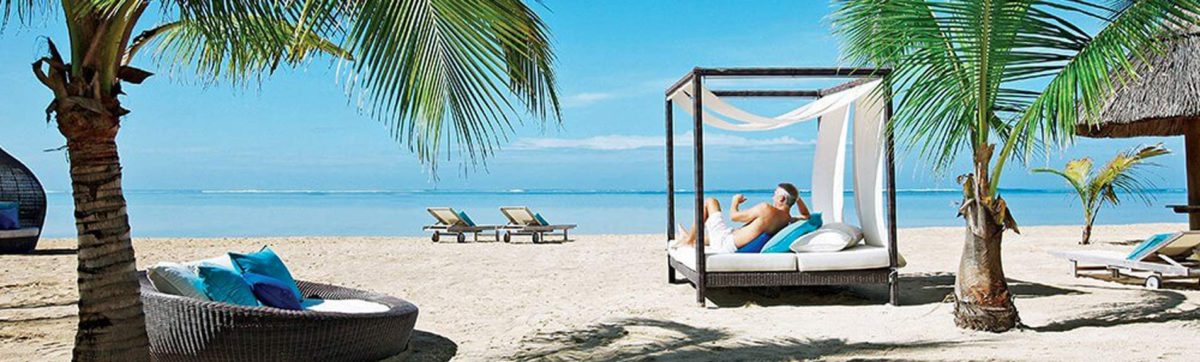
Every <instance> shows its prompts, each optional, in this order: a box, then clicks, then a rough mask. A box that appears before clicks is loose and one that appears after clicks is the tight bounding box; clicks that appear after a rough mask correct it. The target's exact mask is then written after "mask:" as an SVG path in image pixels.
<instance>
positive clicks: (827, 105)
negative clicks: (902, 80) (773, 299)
mask: <svg viewBox="0 0 1200 362" xmlns="http://www.w3.org/2000/svg"><path fill="white" fill-rule="evenodd" d="M881 83H882V81H881V80H875V81H871V82H868V83H864V84H862V85H858V86H854V87H851V88H849V89H846V90H843V91H840V92H836V93H833V94H829V95H825V96H822V97H820V98H818V99H816V100H814V101H812V102H809V103H808V104H805V105H803V106H801V107H799V108H796V109H793V110H791V111H788V112H786V113H783V114H780V115H778V116H774V117H764V116H761V115H757V114H754V113H750V112H747V111H745V110H742V109H740V108H738V107H735V106H733V105H731V104H729V103H727V102H725V101H724V100H722V99H721V98H720V97H718V96H717V95H715V94H713V93H712V92H711V91H709V90H708V89H706V88H703V87H702V88H701V96H702V99H703V106H704V110H703V111H702V113H703V121H704V123H705V124H708V125H710V126H713V127H716V128H719V129H724V130H728V131H739V132H750V131H767V130H773V129H779V128H783V127H787V126H790V125H793V124H797V123H800V122H807V121H811V120H813V119H817V118H820V119H821V126H820V127H819V130H818V132H817V148H816V153H815V154H814V157H813V170H812V171H813V172H812V210H813V211H814V212H820V213H822V215H823V216H824V219H825V221H826V222H841V221H842V220H843V212H844V211H843V208H844V205H843V197H842V195H843V193H844V190H845V185H844V184H845V175H846V173H845V172H846V170H845V164H846V141H847V130H852V133H853V137H854V138H853V140H854V144H853V152H854V153H853V154H854V161H853V170H854V196H855V197H854V203H855V208H856V209H857V211H858V220H859V223H860V224H861V226H862V229H863V238H864V240H865V243H867V244H869V245H875V246H886V245H887V242H886V241H887V238H888V228H887V227H886V226H887V224H886V223H885V222H884V218H883V216H884V215H883V166H884V164H883V162H884V160H885V158H884V156H885V155H886V152H887V146H888V145H887V143H886V140H885V138H884V136H885V134H884V133H885V131H886V130H885V127H886V119H885V117H886V115H885V114H884V111H885V106H886V104H885V103H884V101H883V100H882V99H880V97H878V92H875V89H876V88H878V87H879V85H880V84H881ZM691 93H692V86H691V83H688V84H685V85H684V86H683V87H680V88H679V90H677V91H675V93H672V94H671V95H670V96H669V97H668V98H669V99H670V100H672V101H673V103H674V104H675V105H678V106H680V108H682V109H683V110H684V111H685V112H687V113H688V114H692V112H693V109H692V106H691V105H692V98H693V97H692V94H691ZM851 123H852V126H850V127H849V128H848V127H847V125H848V124H851Z"/></svg>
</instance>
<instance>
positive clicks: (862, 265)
mask: <svg viewBox="0 0 1200 362" xmlns="http://www.w3.org/2000/svg"><path fill="white" fill-rule="evenodd" d="M794 255H795V256H796V267H797V270H799V271H832V270H865V269H878V268H886V267H888V265H889V264H890V262H889V260H888V250H887V248H884V247H879V246H872V245H866V244H859V245H856V246H854V247H851V248H849V249H846V250H842V251H836V252H831V253H797V254H794ZM709 260H712V259H711V258H710V259H709ZM897 263H898V264H899V265H897V267H904V264H905V262H904V257H901V256H899V255H897Z"/></svg>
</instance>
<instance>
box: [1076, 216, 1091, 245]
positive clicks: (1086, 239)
mask: <svg viewBox="0 0 1200 362" xmlns="http://www.w3.org/2000/svg"><path fill="white" fill-rule="evenodd" d="M1091 243H1092V219H1090V218H1089V219H1088V220H1087V223H1086V224H1084V225H1083V239H1082V240H1080V241H1079V245H1088V244H1091Z"/></svg>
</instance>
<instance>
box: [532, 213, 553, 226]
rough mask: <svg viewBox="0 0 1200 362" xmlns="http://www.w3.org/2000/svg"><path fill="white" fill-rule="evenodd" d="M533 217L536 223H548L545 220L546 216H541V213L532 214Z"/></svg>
mask: <svg viewBox="0 0 1200 362" xmlns="http://www.w3.org/2000/svg"><path fill="white" fill-rule="evenodd" d="M533 218H534V219H537V222H538V224H541V225H542V226H546V225H550V223H549V222H546V218H544V217H542V214H533Z"/></svg>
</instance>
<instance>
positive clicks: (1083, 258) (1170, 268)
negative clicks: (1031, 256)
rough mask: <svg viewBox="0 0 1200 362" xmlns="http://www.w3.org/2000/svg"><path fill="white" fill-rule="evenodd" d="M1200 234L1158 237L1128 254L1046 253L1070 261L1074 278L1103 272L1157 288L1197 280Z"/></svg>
mask: <svg viewBox="0 0 1200 362" xmlns="http://www.w3.org/2000/svg"><path fill="white" fill-rule="evenodd" d="M1197 253H1200V231H1181V232H1175V233H1167V234H1158V235H1155V236H1152V237H1150V238H1149V239H1146V240H1145V241H1143V242H1141V243H1140V244H1138V246H1137V247H1135V248H1134V249H1133V251H1132V252H1130V253H1128V254H1122V253H1120V252H1116V251H1103V250H1079V251H1054V252H1051V253H1050V254H1052V255H1054V256H1057V257H1060V258H1063V259H1067V260H1069V261H1071V266H1072V273H1073V274H1074V275H1075V277H1076V278H1078V277H1079V275H1080V274H1079V272H1080V271H1082V270H1105V271H1107V272H1109V273H1111V274H1112V277H1113V278H1119V277H1121V276H1130V277H1135V278H1144V284H1143V285H1144V286H1145V287H1146V288H1148V289H1158V288H1159V287H1161V286H1162V282H1163V280H1169V279H1191V278H1200V260H1198V257H1196V256H1193V255H1196V254H1197Z"/></svg>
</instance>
